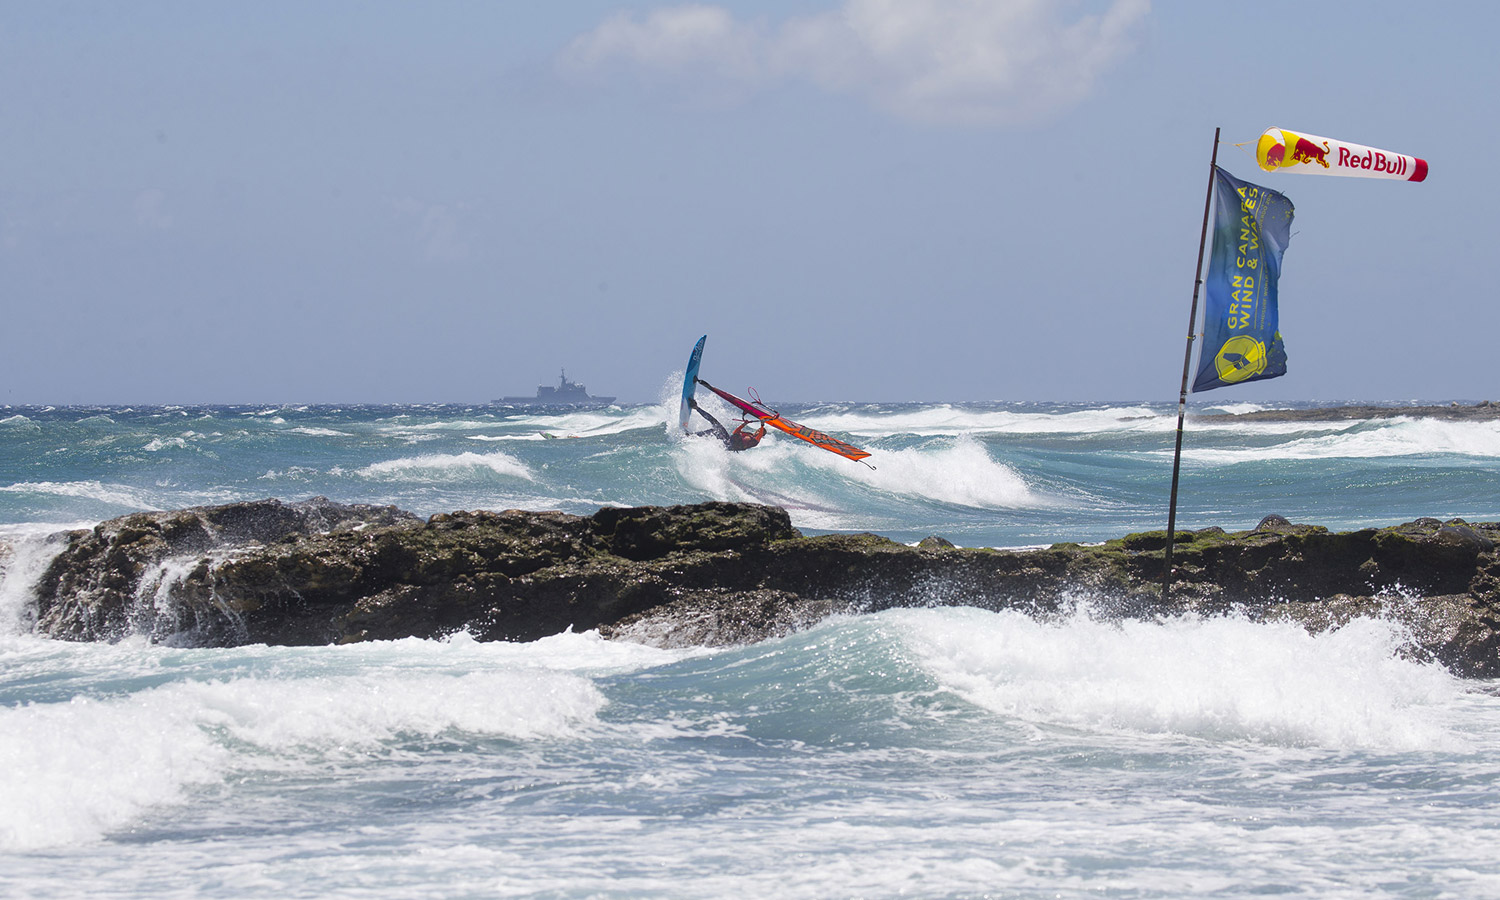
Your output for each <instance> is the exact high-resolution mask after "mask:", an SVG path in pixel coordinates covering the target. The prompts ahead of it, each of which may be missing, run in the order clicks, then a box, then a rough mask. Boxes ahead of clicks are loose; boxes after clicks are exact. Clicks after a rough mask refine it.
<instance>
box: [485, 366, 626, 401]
mask: <svg viewBox="0 0 1500 900" xmlns="http://www.w3.org/2000/svg"><path fill="white" fill-rule="evenodd" d="M494 402H495V403H504V404H507V405H510V406H608V405H610V404H611V403H613V402H615V398H614V397H590V396H589V392H588V389H587V388H586V387H584V386H583V385H581V384H579V383H578V382H576V381H569V380H568V370H567V369H563V370H562V377H561V378H560V379H559V381H558V385H557V387H553V386H552V385H550V384H541V385H537V389H536V396H535V397H501V398H500V399H499V400H496V401H494Z"/></svg>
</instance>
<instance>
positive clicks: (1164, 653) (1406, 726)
mask: <svg viewBox="0 0 1500 900" xmlns="http://www.w3.org/2000/svg"><path fill="white" fill-rule="evenodd" d="M891 616H892V619H893V620H894V622H893V624H895V625H896V627H897V628H898V629H899V631H900V633H901V634H902V635H904V636H905V637H904V640H905V641H906V643H907V644H908V645H909V646H910V647H911V648H912V649H913V650H914V651H915V652H917V653H918V654H919V656H920V657H921V659H922V660H923V661H924V664H925V665H926V666H927V667H928V669H929V670H930V671H931V672H932V673H933V674H934V675H935V676H936V677H937V678H938V679H939V680H940V681H941V682H942V683H943V684H944V685H946V686H947V687H949V688H950V689H952V690H954V691H956V692H957V693H959V694H960V695H962V696H964V697H965V698H967V699H968V700H969V701H971V702H973V703H975V704H977V705H978V706H981V707H983V708H985V709H988V710H990V711H992V712H994V713H997V714H999V715H1002V716H1007V717H1013V718H1015V719H1017V720H1020V721H1023V722H1028V723H1031V724H1033V725H1038V726H1062V727H1071V728H1085V729H1097V730H1103V731H1108V732H1120V731H1123V732H1138V733H1141V734H1170V735H1185V736H1190V737H1195V738H1203V739H1209V740H1214V741H1224V740H1230V741H1235V740H1247V741H1255V742H1260V743H1268V744H1274V745H1278V746H1311V747H1321V748H1329V749H1365V750H1370V749H1374V750H1395V751H1429V750H1458V749H1462V741H1461V739H1460V738H1459V737H1458V736H1457V735H1456V734H1454V733H1453V732H1452V731H1450V730H1449V728H1448V727H1447V726H1446V725H1445V722H1444V718H1443V717H1444V715H1445V714H1446V712H1445V711H1446V710H1447V709H1448V708H1449V707H1450V706H1451V704H1452V703H1453V702H1454V701H1455V699H1456V698H1458V697H1460V696H1461V695H1462V693H1463V688H1462V685H1461V683H1460V682H1459V681H1458V680H1457V679H1455V678H1453V677H1452V676H1451V675H1449V674H1447V673H1446V672H1445V671H1444V670H1442V669H1441V668H1439V667H1437V666H1432V665H1421V664H1418V663H1414V662H1410V661H1408V660H1405V659H1402V658H1400V657H1399V656H1397V655H1396V653H1395V650H1396V647H1397V646H1398V645H1399V644H1400V642H1401V637H1402V636H1401V634H1400V632H1399V631H1398V629H1397V628H1396V627H1395V626H1393V625H1391V624H1389V623H1387V622H1383V621H1376V620H1371V619H1358V620H1355V621H1354V622H1352V623H1350V624H1349V625H1346V626H1345V627H1343V628H1340V629H1337V630H1333V631H1329V632H1325V633H1323V634H1320V635H1316V636H1315V635H1311V634H1308V633H1307V631H1306V630H1304V629H1303V628H1302V627H1301V626H1298V625H1295V624H1291V623H1280V624H1255V623H1251V622H1248V621H1245V620H1242V619H1237V618H1214V619H1196V618H1183V619H1175V620H1169V621H1165V622H1140V621H1125V622H1105V621H1100V620H1097V619H1095V618H1093V617H1091V616H1089V615H1088V614H1086V613H1079V614H1076V615H1073V616H1072V617H1070V618H1067V619H1066V620H1064V621H1062V622H1053V623H1046V622H1039V621H1037V620H1034V619H1032V618H1029V617H1027V616H1024V615H1021V614H1019V613H1009V612H1002V613H987V612H981V611H978V610H944V611H942V613H941V614H931V613H929V612H927V611H922V612H917V611H901V612H897V613H893V614H891Z"/></svg>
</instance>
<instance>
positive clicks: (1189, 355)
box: [1161, 128, 1219, 604]
mask: <svg viewBox="0 0 1500 900" xmlns="http://www.w3.org/2000/svg"><path fill="white" fill-rule="evenodd" d="M1218 167H1219V129H1218V128H1215V129H1214V147H1213V153H1212V154H1211V155H1210V156H1209V160H1208V191H1207V192H1206V193H1205V194H1204V195H1203V227H1202V228H1201V229H1200V230H1199V231H1198V265H1197V267H1196V268H1194V269H1193V305H1192V306H1191V307H1190V308H1189V310H1188V333H1187V348H1186V349H1185V350H1184V351H1183V353H1182V391H1181V392H1180V393H1179V394H1178V395H1177V449H1176V450H1175V451H1174V452H1173V454H1172V500H1171V504H1170V506H1169V507H1168V508H1167V551H1166V560H1165V571H1163V572H1162V576H1161V601H1162V603H1163V604H1165V603H1166V602H1167V600H1168V598H1169V597H1170V596H1171V594H1172V544H1173V541H1174V539H1175V538H1176V535H1177V478H1178V475H1179V474H1180V473H1181V471H1182V422H1183V419H1184V418H1185V417H1186V416H1187V395H1188V372H1189V369H1190V368H1191V366H1192V364H1193V339H1194V337H1195V335H1194V334H1193V329H1194V328H1196V327H1197V326H1198V289H1199V288H1200V287H1202V286H1203V245H1204V244H1205V243H1206V242H1207V240H1208V213H1209V209H1210V208H1211V207H1212V205H1213V199H1214V172H1215V171H1217V169H1218Z"/></svg>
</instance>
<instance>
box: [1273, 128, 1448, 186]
mask: <svg viewBox="0 0 1500 900" xmlns="http://www.w3.org/2000/svg"><path fill="white" fill-rule="evenodd" d="M1255 160H1256V162H1258V163H1260V167H1261V168H1262V169H1265V170H1266V171H1267V172H1275V171H1277V170H1278V169H1289V170H1291V171H1293V172H1319V171H1321V172H1322V173H1323V174H1326V175H1352V176H1357V177H1361V178H1393V179H1399V180H1401V181H1422V180H1423V179H1425V178H1426V177H1427V162H1426V160H1422V159H1418V158H1416V157H1415V156H1405V155H1403V154H1400V153H1392V152H1390V151H1389V150H1377V149H1376V148H1374V147H1366V146H1364V145H1362V144H1351V143H1349V142H1347V141H1336V140H1334V139H1332V138H1324V137H1318V136H1317V135H1314V134H1296V133H1295V132H1291V131H1287V130H1286V129H1284V128H1268V129H1266V132H1265V133H1264V134H1262V135H1261V136H1260V141H1259V142H1257V143H1256V145H1255ZM1313 166H1317V168H1313Z"/></svg>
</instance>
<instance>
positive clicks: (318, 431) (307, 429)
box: [287, 425, 349, 437]
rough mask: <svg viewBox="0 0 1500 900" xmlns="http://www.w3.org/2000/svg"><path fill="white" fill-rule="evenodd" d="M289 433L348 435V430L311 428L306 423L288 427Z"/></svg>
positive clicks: (315, 435)
mask: <svg viewBox="0 0 1500 900" xmlns="http://www.w3.org/2000/svg"><path fill="white" fill-rule="evenodd" d="M287 433H289V434H302V435H307V436H308V437H348V436H349V432H347V431H338V430H336V429H333V428H313V427H311V426H308V425H299V426H297V427H296V428H288V429H287Z"/></svg>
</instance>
